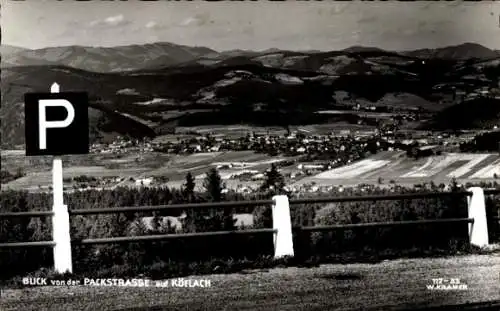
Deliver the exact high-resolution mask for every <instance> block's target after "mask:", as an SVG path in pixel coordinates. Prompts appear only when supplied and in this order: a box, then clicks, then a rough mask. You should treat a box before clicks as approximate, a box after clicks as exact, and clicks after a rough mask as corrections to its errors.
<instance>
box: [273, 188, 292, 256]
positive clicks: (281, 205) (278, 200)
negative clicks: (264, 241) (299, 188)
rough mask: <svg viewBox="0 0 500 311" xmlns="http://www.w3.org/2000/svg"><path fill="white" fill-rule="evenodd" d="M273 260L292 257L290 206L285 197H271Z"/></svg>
mask: <svg viewBox="0 0 500 311" xmlns="http://www.w3.org/2000/svg"><path fill="white" fill-rule="evenodd" d="M273 201H274V204H273V213H272V214H273V229H275V230H276V231H277V232H276V234H274V258H281V257H284V256H292V257H293V256H294V252H293V236H292V220H291V217H290V204H289V202H288V197H287V196H286V195H276V196H273Z"/></svg>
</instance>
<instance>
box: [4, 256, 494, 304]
mask: <svg viewBox="0 0 500 311" xmlns="http://www.w3.org/2000/svg"><path fill="white" fill-rule="evenodd" d="M494 271H500V256H498V254H496V255H495V254H493V255H471V256H460V257H453V258H437V259H402V260H394V261H385V262H382V263H378V264H374V265H373V264H351V265H340V264H335V265H322V266H320V267H318V268H312V269H301V268H278V269H272V270H270V271H268V272H262V271H253V272H252V273H248V274H230V275H209V276H201V277H190V278H191V279H198V280H200V279H210V280H211V284H212V286H211V288H168V289H166V288H163V289H162V288H151V287H150V288H111V287H106V288H105V287H65V288H57V287H38V288H29V289H21V290H5V291H4V294H3V297H2V300H1V301H0V309H1V310H3V311H8V310H83V309H85V308H90V309H96V308H97V309H100V310H111V309H113V310H181V309H182V310H276V308H277V307H280V308H281V309H286V310H333V309H342V310H360V309H363V310H388V309H392V308H394V307H400V308H401V307H405V306H408V307H409V306H420V307H423V306H432V305H448V304H464V303H468V302H485V301H493V300H500V282H499V281H498V274H497V273H492V272H494ZM438 277H443V278H460V279H461V281H462V283H465V284H467V285H468V288H469V289H468V290H466V291H447V292H445V291H429V290H427V288H426V285H428V284H430V283H431V282H432V281H431V279H432V278H438ZM153 306H154V307H155V308H154V309H150V308H146V307H153ZM132 308H133V309H132Z"/></svg>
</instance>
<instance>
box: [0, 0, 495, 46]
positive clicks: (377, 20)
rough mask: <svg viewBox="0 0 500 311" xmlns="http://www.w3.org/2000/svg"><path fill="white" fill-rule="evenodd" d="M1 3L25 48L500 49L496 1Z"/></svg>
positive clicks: (11, 41)
mask: <svg viewBox="0 0 500 311" xmlns="http://www.w3.org/2000/svg"><path fill="white" fill-rule="evenodd" d="M0 2H1V5H2V6H1V19H0V24H1V27H2V44H8V45H15V46H20V47H26V48H32V49H36V48H43V47H48V46H68V45H83V46H119V45H129V44H144V43H152V42H172V43H176V44H183V45H189V46H206V47H209V48H213V49H215V50H217V51H223V50H232V49H248V50H265V49H269V48H279V49H289V50H311V49H314V50H338V49H344V48H347V47H350V46H354V45H362V46H374V47H379V48H383V49H389V50H412V49H420V48H436V47H442V46H448V45H456V44H461V43H464V42H475V43H479V44H481V45H484V46H486V47H488V48H492V49H500V23H499V22H500V20H499V16H500V1H497V2H495V1H487V2H486V1H485V2H472V3H465V2H462V1H457V2H452V3H449V2H442V1H440V2H423V1H417V2H409V3H408V2H406V3H405V2H396V1H389V2H333V1H326V2H315V1H314V2H297V1H286V2H267V1H256V2H230V1H222V2H202V1H192V2H188V1H180V2H175V1H174V2H172V1H155V2H140V1H123V2H122V1H89V2H75V1H55V0H26V1H13V0H0Z"/></svg>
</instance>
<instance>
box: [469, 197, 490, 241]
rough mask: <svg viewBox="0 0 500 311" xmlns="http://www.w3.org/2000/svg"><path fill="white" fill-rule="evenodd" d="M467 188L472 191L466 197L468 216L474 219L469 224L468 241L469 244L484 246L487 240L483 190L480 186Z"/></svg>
mask: <svg viewBox="0 0 500 311" xmlns="http://www.w3.org/2000/svg"><path fill="white" fill-rule="evenodd" d="M467 190H468V191H469V192H472V196H471V197H469V196H468V197H467V203H468V205H469V206H468V210H469V218H472V219H474V223H472V224H471V223H470V224H469V241H470V244H471V245H474V246H477V247H485V246H487V245H488V244H489V241H488V223H487V219H486V200H485V197H484V191H483V189H482V188H481V187H472V188H469V189H467Z"/></svg>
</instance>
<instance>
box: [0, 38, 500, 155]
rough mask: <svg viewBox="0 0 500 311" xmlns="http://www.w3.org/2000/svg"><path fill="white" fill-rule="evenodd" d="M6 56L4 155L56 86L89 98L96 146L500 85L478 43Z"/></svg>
mask: <svg viewBox="0 0 500 311" xmlns="http://www.w3.org/2000/svg"><path fill="white" fill-rule="evenodd" d="M0 52H1V54H2V62H1V66H2V107H1V109H0V110H1V113H0V117H1V119H2V120H9V122H5V121H4V122H2V124H1V135H2V145H3V146H4V147H5V146H12V145H18V144H22V143H23V141H24V124H23V122H24V115H23V110H24V109H23V108H22V107H23V94H24V93H26V92H33V91H37V92H44V91H48V90H49V88H50V85H51V84H52V83H53V82H58V83H59V84H60V85H61V88H62V90H63V91H87V92H88V93H89V95H90V98H91V101H90V106H91V108H90V117H91V118H90V120H91V125H90V133H91V138H92V140H96V139H99V138H102V137H113V136H114V135H118V134H120V135H130V136H134V137H143V136H155V135H159V134H162V133H165V132H169V131H172V130H173V129H174V128H175V127H176V126H178V125H182V126H190V125H200V124H233V123H251V124H260V125H288V124H304V123H322V122H333V121H335V120H334V119H332V117H331V116H330V117H327V116H324V115H318V114H317V113H316V112H317V111H318V110H322V109H331V108H332V107H334V106H335V105H340V104H345V102H350V103H352V101H358V100H364V101H365V102H366V103H369V104H377V103H379V104H380V103H383V102H384V101H386V98H387V96H392V95H394V94H409V95H411V96H417V97H418V98H420V100H418V102H419V103H422V106H423V107H424V108H429V109H431V110H432V109H434V108H436V107H437V106H436V105H435V103H436V102H438V101H439V99H440V97H442V96H443V95H444V93H446V92H447V91H446V90H447V89H452V88H455V89H456V88H460V89H464V90H473V89H475V88H478V87H481V86H488V87H492V86H495V87H498V80H499V76H500V74H499V69H500V52H499V51H495V50H491V49H488V48H486V47H483V46H481V45H478V44H474V43H465V44H461V45H458V46H453V47H445V48H438V49H421V50H416V51H404V52H394V51H385V50H382V49H379V48H376V47H361V46H355V47H351V48H348V49H345V50H341V51H326V52H324V51H285V50H279V49H269V50H266V51H245V50H232V51H224V52H218V51H215V50H212V49H209V48H206V47H189V46H183V45H176V44H172V43H153V44H145V45H129V46H118V47H111V48H104V47H84V46H68V47H50V48H43V49H37V50H30V49H23V48H18V47H13V46H6V45H2V46H1V51H0ZM339 92H344V93H345V94H347V97H346V98H347V99H345V100H342V99H339V97H338V96H337V94H338V93H339ZM393 97H394V96H393ZM412 102H415V101H412ZM406 104H407V101H401V102H400V103H398V104H397V105H401V107H404V106H405V105H406ZM499 106H500V105H499ZM434 110H435V109H434ZM438 110H439V109H438ZM492 118H493V122H496V121H495V120H498V119H495V118H496V116H493V117H492Z"/></svg>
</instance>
